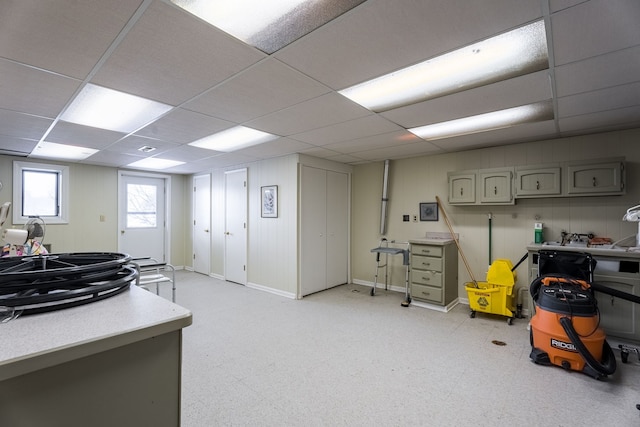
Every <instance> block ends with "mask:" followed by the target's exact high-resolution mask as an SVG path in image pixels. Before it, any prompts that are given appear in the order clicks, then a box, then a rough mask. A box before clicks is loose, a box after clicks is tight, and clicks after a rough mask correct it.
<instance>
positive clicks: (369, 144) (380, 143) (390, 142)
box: [324, 130, 422, 154]
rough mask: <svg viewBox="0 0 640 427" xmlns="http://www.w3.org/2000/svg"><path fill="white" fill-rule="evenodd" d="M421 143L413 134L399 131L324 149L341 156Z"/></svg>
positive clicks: (327, 146) (331, 145)
mask: <svg viewBox="0 0 640 427" xmlns="http://www.w3.org/2000/svg"><path fill="white" fill-rule="evenodd" d="M419 141H422V140H421V139H420V138H418V137H417V136H415V135H414V134H413V133H411V132H409V131H406V130H401V131H396V132H391V133H386V134H382V135H374V136H368V137H366V138H359V139H353V140H350V141H341V142H337V143H335V144H328V145H325V146H324V148H327V149H329V150H333V151H336V152H338V153H342V154H350V153H357V152H361V151H365V150H370V149H378V148H384V147H395V146H402V145H406V144H409V143H415V142H419Z"/></svg>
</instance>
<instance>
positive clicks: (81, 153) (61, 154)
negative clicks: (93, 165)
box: [29, 141, 98, 160]
mask: <svg viewBox="0 0 640 427" xmlns="http://www.w3.org/2000/svg"><path fill="white" fill-rule="evenodd" d="M97 152H98V150H94V149H93V148H86V147H78V146H75V145H66V144H56V143H55V142H46V141H43V142H41V143H39V144H38V145H36V148H34V149H33V151H32V152H31V154H30V155H29V157H40V158H46V159H60V160H84V159H86V158H87V157H90V156H92V155H94V154H95V153H97Z"/></svg>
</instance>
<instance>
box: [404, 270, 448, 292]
mask: <svg viewBox="0 0 640 427" xmlns="http://www.w3.org/2000/svg"><path fill="white" fill-rule="evenodd" d="M411 282H412V283H417V284H419V285H429V286H435V287H438V288H441V287H442V273H439V272H436V271H431V270H424V271H423V270H413V271H412V272H411Z"/></svg>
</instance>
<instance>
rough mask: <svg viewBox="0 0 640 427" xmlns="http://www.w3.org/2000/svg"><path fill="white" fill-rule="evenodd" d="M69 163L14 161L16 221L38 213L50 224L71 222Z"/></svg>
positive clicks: (19, 221) (20, 221) (14, 208)
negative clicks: (60, 164) (64, 164)
mask: <svg viewBox="0 0 640 427" xmlns="http://www.w3.org/2000/svg"><path fill="white" fill-rule="evenodd" d="M68 205H69V167H67V166H59V165H53V164H43V163H29V162H17V161H16V162H13V223H14V224H24V223H25V222H26V221H27V220H28V219H29V217H30V216H39V217H41V218H42V219H43V220H44V221H45V222H46V223H49V224H66V223H68V222H69V218H68V211H69V208H68Z"/></svg>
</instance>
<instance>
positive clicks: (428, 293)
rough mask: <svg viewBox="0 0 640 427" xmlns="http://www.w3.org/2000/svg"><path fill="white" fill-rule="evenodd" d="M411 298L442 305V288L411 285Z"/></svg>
mask: <svg viewBox="0 0 640 427" xmlns="http://www.w3.org/2000/svg"><path fill="white" fill-rule="evenodd" d="M411 298H416V299H421V300H426V301H431V302H435V303H438V304H441V303H442V288H433V287H431V286H422V285H416V284H415V283H412V284H411Z"/></svg>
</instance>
